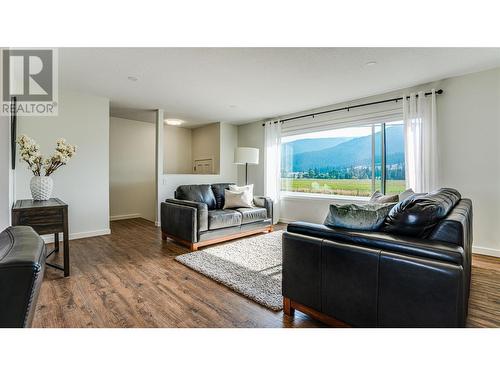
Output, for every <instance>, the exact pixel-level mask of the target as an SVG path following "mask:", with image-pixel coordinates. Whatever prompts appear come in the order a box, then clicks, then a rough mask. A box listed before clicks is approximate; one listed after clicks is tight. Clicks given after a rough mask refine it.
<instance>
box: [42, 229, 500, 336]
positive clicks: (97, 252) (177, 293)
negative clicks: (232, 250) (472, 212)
mask: <svg viewBox="0 0 500 375" xmlns="http://www.w3.org/2000/svg"><path fill="white" fill-rule="evenodd" d="M277 229H281V228H280V227H278V228H277ZM111 230H112V234H111V235H108V236H100V237H93V238H86V239H80V240H73V241H71V242H70V246H71V257H72V258H71V267H72V269H71V277H69V278H63V277H62V274H61V272H59V271H57V270H53V269H50V268H49V269H47V271H46V274H45V280H44V282H43V284H42V288H41V291H40V296H39V299H38V305H37V310H36V315H35V319H34V322H33V326H34V327H324V325H323V324H322V323H320V322H317V321H315V320H313V319H311V318H309V317H308V316H306V315H304V314H302V313H300V312H296V315H295V317H294V318H289V317H287V316H284V315H283V313H282V312H273V311H271V310H269V309H267V308H265V307H263V306H261V305H259V304H257V303H255V302H253V301H251V300H249V299H247V298H245V297H243V296H241V295H239V294H237V293H235V292H233V291H232V290H230V289H228V288H226V287H225V286H223V285H220V284H218V283H217V282H215V281H213V280H211V279H209V278H207V277H205V276H203V275H201V274H199V273H197V272H195V271H192V270H190V269H189V268H187V267H185V266H183V265H182V264H180V263H178V262H176V261H175V260H174V258H175V257H176V256H177V255H179V254H183V253H185V252H187V251H188V250H187V249H186V248H184V247H182V246H180V245H177V244H176V243H174V242H171V241H170V240H169V241H168V242H165V241H162V240H161V234H160V230H159V228H157V227H155V226H154V225H153V224H152V223H151V222H149V221H146V220H143V219H130V220H122V221H115V222H112V223H111ZM60 258H62V257H61V254H58V255H56V257H55V259H53V260H54V261H61V260H62V259H60ZM470 298H471V300H470V309H469V321H468V326H471V327H498V326H500V259H496V258H491V257H483V256H476V255H475V256H474V259H473V275H472V291H471V297H470Z"/></svg>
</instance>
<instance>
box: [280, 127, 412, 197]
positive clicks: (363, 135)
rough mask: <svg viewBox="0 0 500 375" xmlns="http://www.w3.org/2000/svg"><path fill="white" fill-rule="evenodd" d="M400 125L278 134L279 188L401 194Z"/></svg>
mask: <svg viewBox="0 0 500 375" xmlns="http://www.w3.org/2000/svg"><path fill="white" fill-rule="evenodd" d="M403 130H404V127H403V124H402V122H401V121H399V122H390V123H389V122H388V123H385V124H370V125H366V126H356V127H348V128H342V129H335V130H328V131H322V132H316V133H309V134H302V135H299V136H288V137H283V138H282V152H281V190H282V191H288V192H297V193H315V194H336V195H344V196H357V197H368V196H370V195H371V193H372V192H373V191H375V190H380V191H382V192H385V194H396V193H400V192H402V191H404V190H405V157H404V132H403ZM384 133H385V137H384V135H383V134H384ZM384 138H385V144H384V142H383V140H384ZM384 151H385V152H384ZM384 176H385V178H383V177H384Z"/></svg>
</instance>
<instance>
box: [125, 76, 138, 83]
mask: <svg viewBox="0 0 500 375" xmlns="http://www.w3.org/2000/svg"><path fill="white" fill-rule="evenodd" d="M127 79H128V80H129V81H132V82H137V80H138V79H139V78H137V77H136V76H128V77H127Z"/></svg>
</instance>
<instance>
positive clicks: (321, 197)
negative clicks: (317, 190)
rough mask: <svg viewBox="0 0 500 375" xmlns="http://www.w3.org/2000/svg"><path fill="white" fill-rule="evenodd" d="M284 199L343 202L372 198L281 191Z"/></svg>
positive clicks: (361, 201) (355, 201)
mask: <svg viewBox="0 0 500 375" xmlns="http://www.w3.org/2000/svg"><path fill="white" fill-rule="evenodd" d="M281 199H282V200H302V201H304V200H315V201H322V202H324V201H330V202H335V201H337V202H342V203H352V202H354V203H366V202H368V201H369V200H370V197H353V196H348V195H333V194H332V195H327V194H314V193H293V192H284V191H282V192H281Z"/></svg>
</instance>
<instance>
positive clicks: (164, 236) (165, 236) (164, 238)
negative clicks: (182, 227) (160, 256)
mask: <svg viewBox="0 0 500 375" xmlns="http://www.w3.org/2000/svg"><path fill="white" fill-rule="evenodd" d="M167 238H168V237H167V234H166V233H165V232H164V231H161V239H162V240H163V241H166V240H167Z"/></svg>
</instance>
